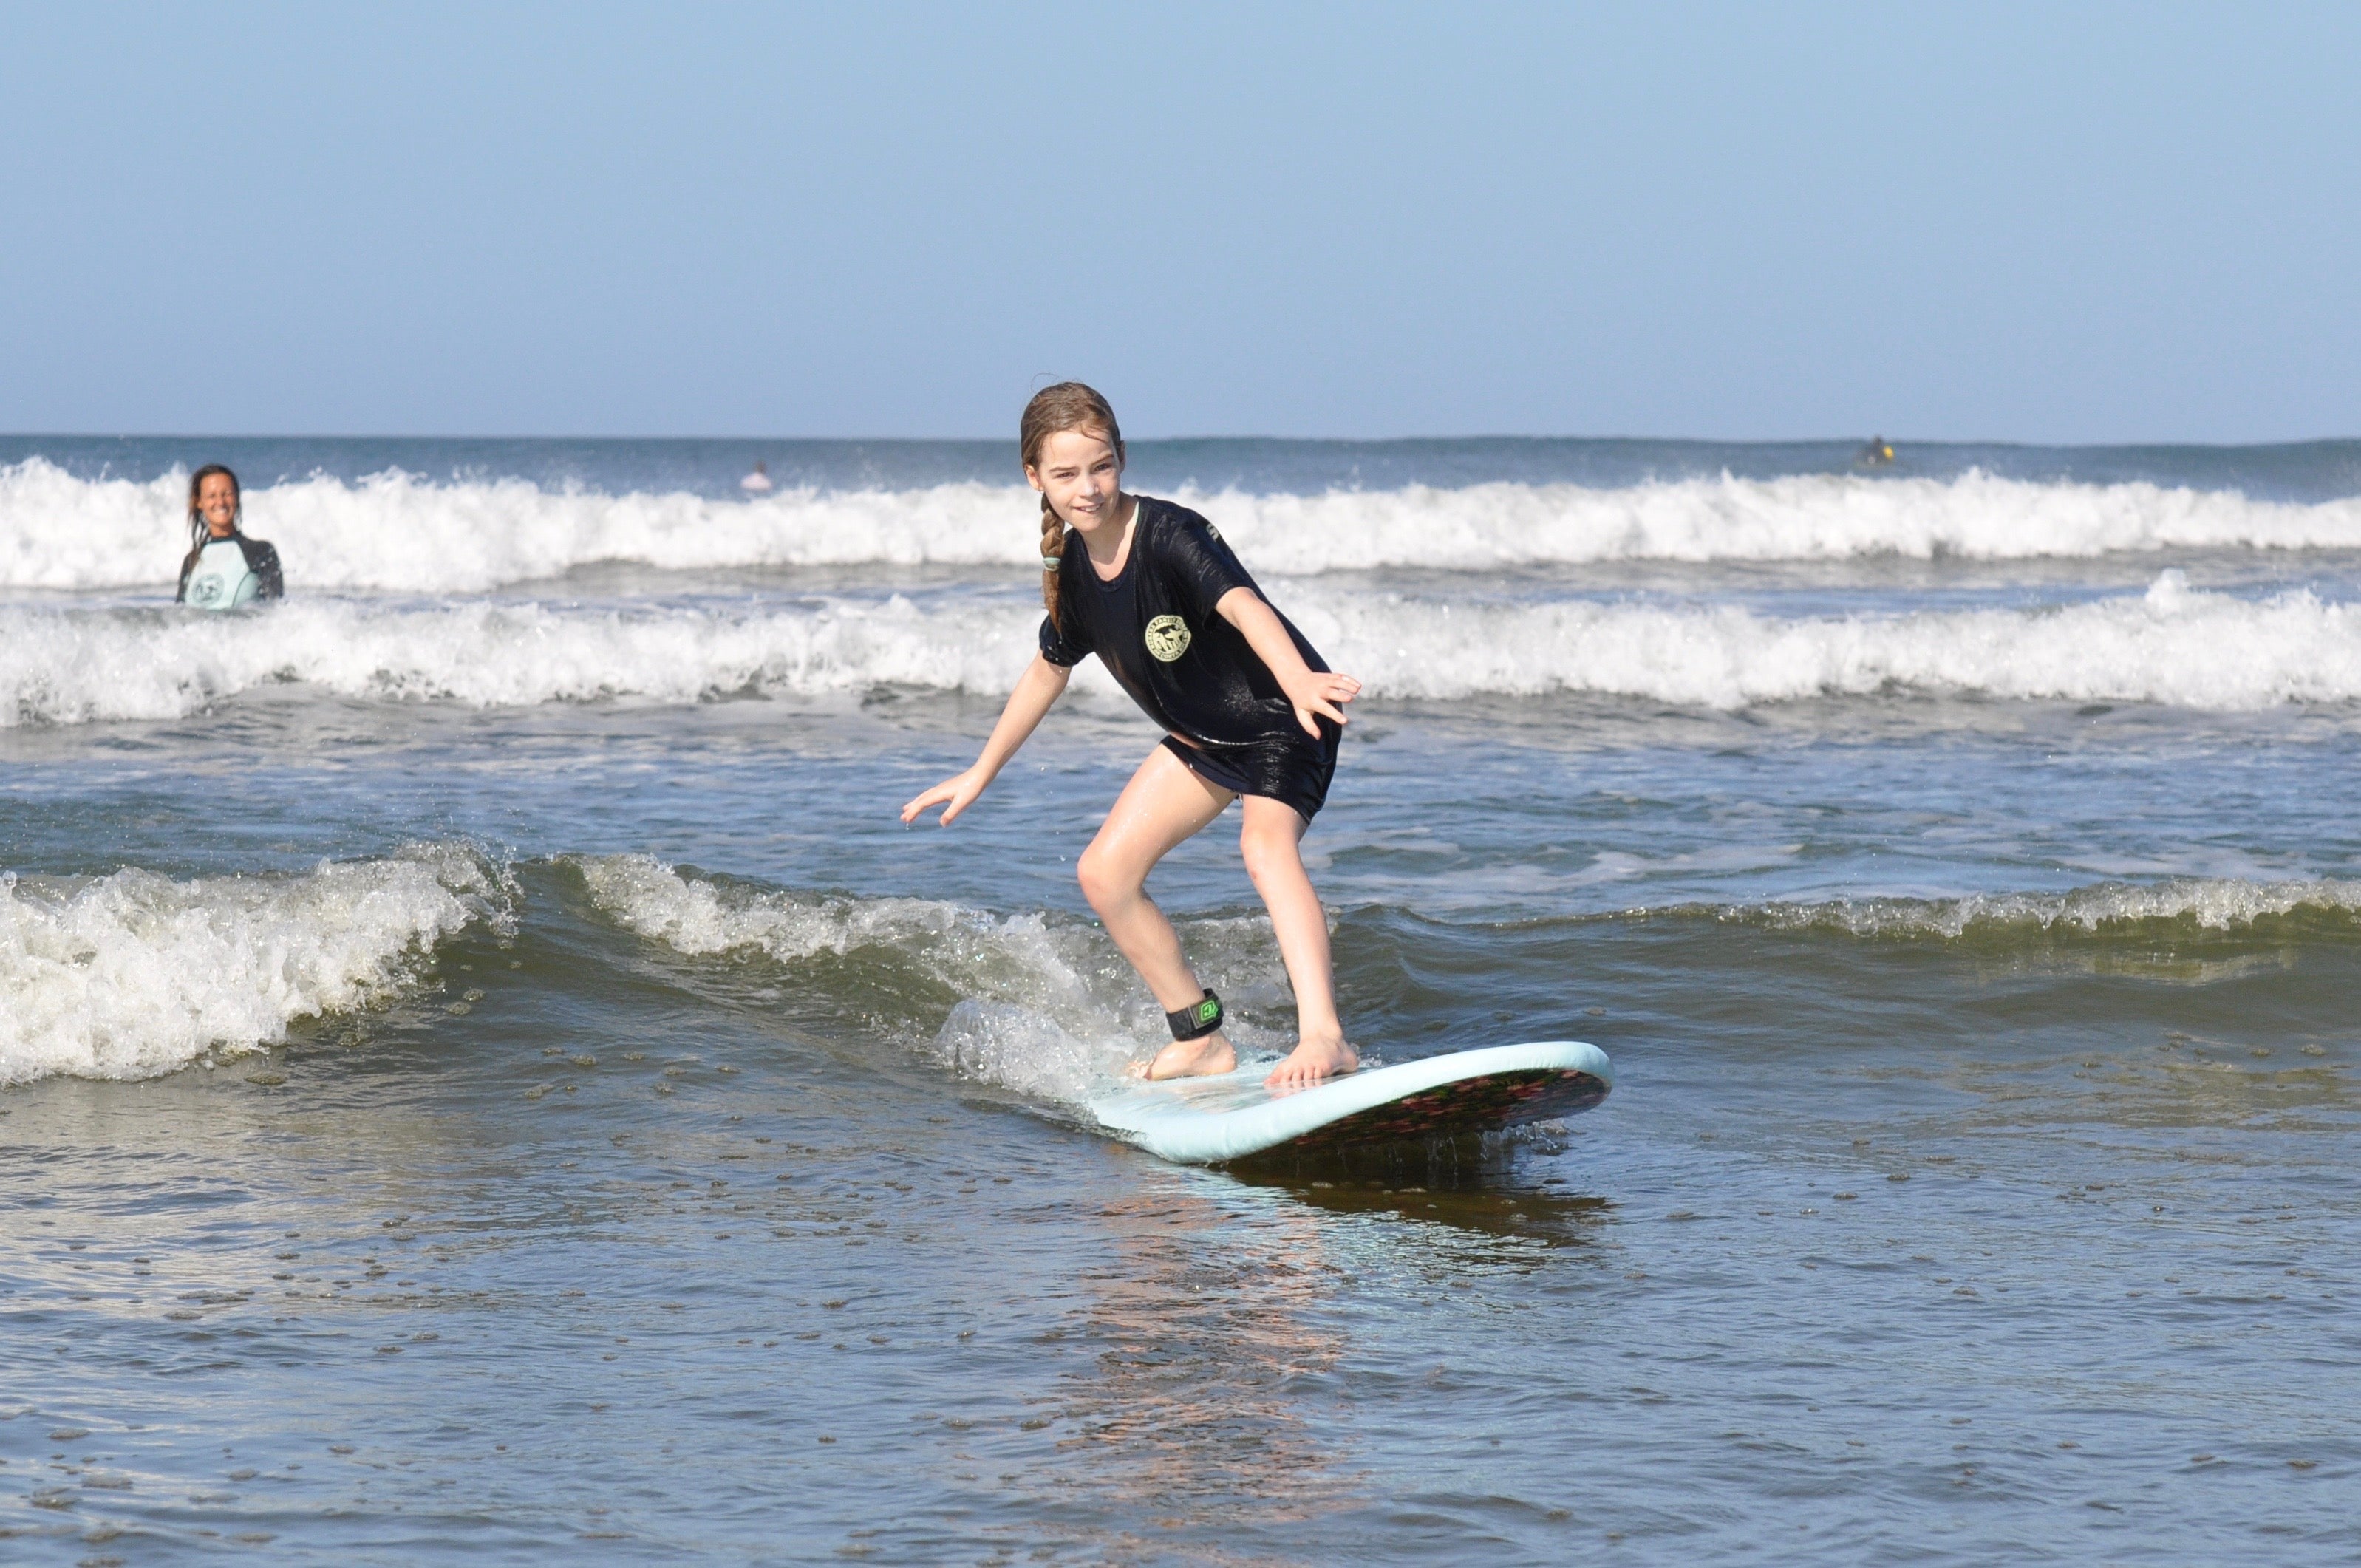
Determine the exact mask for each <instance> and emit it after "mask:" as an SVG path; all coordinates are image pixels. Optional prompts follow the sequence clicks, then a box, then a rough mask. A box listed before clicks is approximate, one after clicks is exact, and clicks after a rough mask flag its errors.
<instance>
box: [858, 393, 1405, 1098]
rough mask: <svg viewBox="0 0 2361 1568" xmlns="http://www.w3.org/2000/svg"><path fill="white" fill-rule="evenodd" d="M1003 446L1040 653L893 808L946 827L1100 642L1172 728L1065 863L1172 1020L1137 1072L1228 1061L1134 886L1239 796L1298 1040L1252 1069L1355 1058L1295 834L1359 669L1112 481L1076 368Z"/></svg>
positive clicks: (1354, 1062)
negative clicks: (1029, 534)
mask: <svg viewBox="0 0 2361 1568" xmlns="http://www.w3.org/2000/svg"><path fill="white" fill-rule="evenodd" d="M1018 444H1019V450H1020V453H1021V455H1022V457H1023V460H1024V464H1025V477H1026V479H1027V482H1029V483H1030V484H1031V485H1032V487H1033V488H1035V489H1036V490H1038V491H1039V492H1040V493H1041V568H1042V579H1041V600H1042V603H1043V605H1044V606H1045V608H1046V609H1048V611H1049V614H1048V615H1047V616H1046V617H1045V618H1044V619H1043V620H1042V622H1041V651H1040V652H1039V653H1038V654H1037V655H1036V656H1035V657H1034V660H1033V663H1031V664H1030V665H1028V666H1027V669H1026V671H1025V674H1023V675H1022V676H1021V677H1019V678H1018V680H1017V683H1016V691H1015V692H1013V693H1011V694H1010V696H1009V698H1008V706H1007V707H1005V709H1004V710H1002V713H1001V715H1000V722H999V723H998V724H996V725H994V727H993V731H992V738H991V739H990V740H986V741H985V742H984V745H983V754H982V755H981V756H979V757H978V758H977V759H976V761H975V765H974V766H973V767H971V768H969V769H968V770H967V771H966V772H965V773H959V774H956V775H954V776H953V777H950V778H948V779H945V780H944V781H943V782H942V783H940V784H937V785H935V787H934V788H932V789H930V790H928V791H927V792H926V793H925V794H923V795H919V796H918V797H917V799H916V800H913V801H911V802H910V804H909V805H907V806H904V807H903V808H902V820H903V821H904V822H910V821H913V820H915V819H916V818H917V816H918V814H919V813H920V812H922V811H925V810H926V809H927V808H928V807H929V806H942V807H943V815H942V820H943V822H945V823H946V824H948V823H950V822H951V821H953V820H954V819H956V818H957V817H958V816H959V815H960V813H961V812H962V811H965V810H966V809H967V808H968V807H969V806H972V805H973V804H974V802H975V798H976V796H978V795H982V794H983V791H984V787H985V786H986V785H988V784H991V783H992V781H993V779H994V777H995V776H996V775H997V774H998V773H999V772H1000V770H1001V769H1002V768H1004V767H1005V766H1006V765H1007V763H1008V759H1009V758H1010V757H1012V756H1014V755H1016V749H1017V748H1018V747H1020V746H1022V745H1024V744H1025V740H1026V738H1027V736H1029V735H1031V734H1032V733H1033V729H1034V727H1035V726H1036V725H1038V724H1039V723H1040V722H1041V718H1042V716H1043V715H1045V714H1047V713H1048V712H1049V705H1050V704H1052V703H1054V702H1056V701H1057V700H1058V696H1059V694H1060V693H1061V692H1063V691H1064V690H1065V689H1066V681H1067V678H1068V676H1069V674H1071V671H1072V669H1073V666H1074V665H1076V664H1078V663H1081V662H1082V660H1083V659H1084V658H1086V657H1088V656H1089V655H1090V654H1093V653H1096V654H1097V655H1098V656H1099V662H1100V663H1103V664H1104V665H1105V666H1106V669H1107V672H1108V673H1109V674H1112V675H1114V676H1115V680H1116V682H1117V684H1119V685H1121V686H1122V687H1123V689H1124V690H1125V691H1126V692H1128V693H1130V694H1131V696H1132V698H1133V700H1134V701H1136V702H1137V703H1138V704H1139V706H1140V707H1143V708H1145V709H1146V710H1147V712H1148V717H1149V718H1152V719H1154V720H1155V721H1156V722H1157V724H1158V725H1159V726H1160V727H1161V728H1162V729H1164V730H1165V732H1166V735H1167V737H1168V739H1167V740H1165V741H1164V743H1163V744H1162V745H1160V746H1159V747H1157V749H1156V750H1155V751H1150V752H1149V753H1148V760H1147V761H1146V762H1142V763H1141V764H1140V765H1139V771H1138V772H1137V773H1134V774H1132V776H1131V782H1130V783H1129V784H1126V785H1125V786H1124V791H1123V794H1122V795H1121V796H1120V797H1118V798H1117V799H1116V801H1115V807H1114V809H1113V810H1111V811H1109V812H1108V813H1107V817H1106V821H1105V822H1104V824H1103V825H1102V826H1101V827H1100V828H1099V831H1098V837H1097V838H1095V839H1092V840H1091V846H1090V848H1089V849H1087V850H1083V851H1082V862H1081V864H1080V865H1079V866H1078V867H1077V868H1076V869H1077V871H1078V872H1079V873H1080V875H1081V879H1082V893H1083V895H1084V896H1085V897H1087V898H1088V899H1089V900H1090V901H1091V907H1092V908H1093V909H1094V910H1096V911H1097V912H1098V916H1099V918H1100V919H1101V920H1102V921H1103V922H1104V923H1105V926H1106V929H1107V935H1108V936H1110V937H1112V938H1115V946H1116V947H1117V948H1121V949H1122V951H1123V956H1124V957H1125V958H1126V959H1130V960H1131V967H1132V968H1134V969H1136V970H1138V971H1139V978H1140V979H1141V980H1143V981H1147V982H1148V990H1150V991H1151V992H1155V994H1156V1002H1157V1005H1158V1006H1159V1007H1162V1008H1163V1009H1164V1010H1165V1013H1166V1016H1167V1020H1168V1021H1169V1022H1170V1025H1171V1026H1172V1044H1170V1045H1169V1046H1167V1047H1164V1049H1163V1050H1162V1051H1161V1052H1159V1054H1158V1055H1157V1057H1156V1058H1155V1059H1154V1060H1152V1061H1150V1062H1148V1063H1147V1064H1146V1066H1145V1067H1144V1068H1142V1069H1140V1070H1141V1071H1142V1072H1144V1074H1145V1075H1146V1076H1147V1077H1149V1078H1180V1077H1185V1076H1190V1075H1193V1074H1200V1073H1218V1072H1227V1071H1229V1070H1230V1069H1232V1068H1234V1067H1235V1066H1236V1063H1237V1058H1236V1055H1235V1052H1234V1051H1233V1050H1232V1049H1231V1047H1230V1042H1229V1041H1228V1039H1227V1038H1225V1037H1224V1035H1223V1034H1222V1003H1221V999H1220V998H1219V997H1217V996H1215V995H1214V994H1213V992H1212V991H1210V990H1208V989H1206V988H1205V987H1204V986H1202V985H1201V984H1199V983H1198V980H1197V975H1196V972H1195V971H1194V970H1191V968H1190V967H1189V960H1188V959H1187V958H1186V957H1184V956H1183V955H1182V953H1181V951H1180V938H1179V937H1178V936H1177V935H1176V934H1175V933H1174V932H1173V929H1172V926H1171V923H1170V921H1168V920H1166V919H1165V918H1164V915H1163V912H1162V911H1160V910H1159V909H1158V908H1157V907H1156V905H1155V903H1154V902H1153V901H1152V900H1151V899H1149V898H1148V894H1147V886H1146V884H1147V881H1148V872H1150V871H1152V870H1154V869H1155V866H1156V863H1157V862H1158V861H1160V860H1162V859H1163V858H1164V857H1165V856H1166V855H1167V854H1169V853H1170V851H1171V850H1173V849H1174V848H1176V847H1177V846H1179V845H1180V843H1181V842H1182V841H1183V840H1185V839H1188V838H1190V837H1191V835H1193V834H1194V833H1196V832H1197V831H1198V830H1199V829H1200V828H1203V827H1205V826H1206V825H1207V824H1208V823H1210V822H1212V821H1213V818H1214V817H1219V816H1220V815H1221V814H1222V813H1223V811H1224V810H1225V809H1226V808H1227V807H1228V806H1229V804H1230V802H1231V801H1233V800H1242V801H1243V802H1244V808H1243V813H1242V815H1243V817H1244V821H1243V822H1242V823H1241V824H1240V827H1239V833H1238V847H1239V849H1240V850H1242V851H1243V852H1244V854H1245V857H1246V874H1247V875H1249V876H1251V877H1252V878H1253V879H1254V884H1255V889H1256V891H1257V892H1258V893H1260V894H1262V899H1263V903H1264V904H1266V905H1268V906H1269V909H1270V921H1271V926H1272V928H1273V929H1274V930H1275V931H1276V932H1277V933H1278V936H1279V956H1280V957H1281V958H1282V959H1285V961H1286V964H1287V978H1288V980H1289V981H1290V983H1291V984H1292V985H1293V987H1294V989H1295V1010H1296V1027H1297V1031H1298V1036H1299V1039H1298V1043H1297V1045H1296V1047H1295V1049H1294V1051H1293V1053H1292V1054H1291V1055H1290V1056H1289V1057H1288V1058H1287V1059H1286V1060H1285V1061H1283V1062H1281V1063H1279V1066H1278V1067H1277V1068H1276V1069H1273V1070H1272V1072H1271V1074H1270V1076H1269V1077H1268V1079H1267V1080H1265V1081H1267V1082H1268V1084H1269V1085H1270V1087H1272V1088H1273V1089H1300V1088H1302V1087H1304V1086H1305V1085H1308V1084H1312V1083H1316V1082H1318V1081H1319V1080H1322V1079H1323V1078H1327V1077H1330V1076H1332V1075H1333V1074H1335V1073H1340V1072H1349V1071H1351V1070H1352V1069H1354V1068H1355V1067H1356V1066H1358V1065H1359V1059H1360V1058H1358V1057H1357V1056H1356V1055H1355V1053H1354V1050H1353V1047H1351V1046H1349V1045H1347V1044H1345V1031H1344V1026H1343V1025H1342V1024H1340V1023H1339V1022H1338V1020H1337V1016H1336V999H1335V988H1334V981H1333V979H1332V977H1331V974H1330V969H1329V960H1328V919H1327V916H1326V914H1325V913H1324V912H1323V910H1322V909H1321V907H1320V896H1319V894H1316V893H1314V892H1313V891H1312V879H1311V878H1310V877H1309V876H1307V875H1305V874H1304V870H1303V858H1302V855H1301V852H1300V845H1301V839H1302V838H1303V834H1304V830H1305V829H1306V828H1310V827H1311V826H1312V814H1313V813H1315V812H1317V811H1318V810H1319V809H1320V806H1321V803H1322V802H1323V801H1324V800H1325V799H1326V798H1327V795H1328V780H1329V776H1330V775H1331V774H1332V773H1334V771H1335V767H1336V742H1337V740H1338V738H1339V736H1340V735H1341V734H1342V733H1343V728H1344V724H1345V704H1346V703H1348V702H1350V701H1352V700H1353V697H1354V696H1355V695H1356V694H1357V693H1358V692H1359V691H1360V689H1361V683H1360V682H1358V681H1356V680H1355V679H1353V678H1352V677H1351V676H1350V675H1340V674H1334V673H1332V672H1331V671H1330V670H1329V669H1328V666H1327V665H1326V664H1325V663H1323V662H1322V661H1321V658H1320V655H1319V654H1318V653H1317V652H1314V651H1313V649H1312V644H1311V643H1310V642H1308V641H1304V638H1303V634H1302V633H1301V632H1300V631H1298V630H1296V629H1295V628H1294V627H1293V626H1292V625H1290V624H1289V622H1288V620H1287V619H1286V618H1285V617H1283V616H1281V615H1280V614H1279V612H1278V611H1277V610H1275V609H1271V607H1270V606H1269V605H1268V603H1266V602H1265V601H1264V599H1263V597H1262V594H1261V591H1260V590H1259V589H1257V587H1255V581H1254V579H1253V578H1252V577H1250V576H1247V575H1246V568H1245V567H1244V566H1241V565H1238V558H1237V557H1236V556H1235V555H1234V554H1231V553H1230V547H1229V546H1228V545H1226V544H1224V543H1222V536H1221V535H1220V534H1219V533H1217V532H1214V531H1213V525H1212V524H1210V523H1208V522H1207V521H1205V520H1204V519H1203V518H1202V517H1200V516H1198V515H1197V514H1196V513H1195V512H1193V511H1191V510H1188V509H1186V508H1184V507H1179V506H1175V505H1173V504H1172V503H1171V502H1170V501H1161V500H1157V499H1154V498H1152V497H1148V496H1133V495H1127V494H1126V493H1125V492H1124V490H1123V488H1122V478H1123V467H1124V448H1123V432H1122V430H1121V429H1120V428H1119V427H1118V426H1117V425H1116V424H1115V411H1114V410H1113V409H1112V408H1110V407H1109V406H1108V405H1107V401H1106V400H1105V399H1104V398H1102V397H1101V396H1099V394H1098V393H1096V392H1094V391H1093V390H1092V389H1090V388H1088V387H1085V386H1083V385H1082V383H1081V382H1079V381H1065V382H1060V384H1059V385H1057V386H1054V387H1049V388H1046V389H1043V390H1042V391H1041V392H1039V393H1038V394H1037V395H1036V396H1035V397H1034V399H1033V400H1032V402H1030V403H1029V404H1027V406H1026V409H1025V418H1024V422H1023V423H1022V425H1021V426H1020V427H1019V432H1018Z"/></svg>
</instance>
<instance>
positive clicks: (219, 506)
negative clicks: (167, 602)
mask: <svg viewBox="0 0 2361 1568" xmlns="http://www.w3.org/2000/svg"><path fill="white" fill-rule="evenodd" d="M240 501H241V496H240V492H239V490H238V488H237V476H236V475H235V474H233V473H231V472H230V471H229V470H228V469H227V468H225V467H223V466H221V465H220V464H218V463H208V464H206V465H205V466H203V467H202V468H200V469H198V470H197V471H196V472H195V473H193V474H192V475H190V476H189V554H188V558H187V559H186V560H184V561H182V562H181V589H180V592H178V593H176V594H174V595H173V596H172V597H173V598H174V599H176V600H178V601H179V602H180V603H181V604H190V605H194V606H196V607H197V608H198V609H236V608H237V607H238V606H239V605H242V604H247V603H250V602H252V601H253V600H255V599H275V598H280V596H281V595H283V594H284V593H285V592H286V591H287V587H286V585H285V583H283V582H282V581H281V580H280V576H279V552H278V551H276V550H273V549H272V548H271V547H270V545H269V542H268V541H265V540H260V539H248V538H247V536H246V535H245V534H243V533H241V532H238V527H237V523H238V516H239V513H240V511H241V510H243V508H242V507H241V505H240Z"/></svg>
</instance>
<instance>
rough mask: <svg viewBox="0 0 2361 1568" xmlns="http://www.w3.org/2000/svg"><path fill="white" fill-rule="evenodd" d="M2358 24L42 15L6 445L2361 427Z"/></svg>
mask: <svg viewBox="0 0 2361 1568" xmlns="http://www.w3.org/2000/svg"><path fill="white" fill-rule="evenodd" d="M2355 60H2361V6H2353V5H2342V6H2334V7H2331V6H2303V5H2275V6H2271V7H2258V6H2251V5H2248V6H2231V5H2211V6H2208V5H2040V6H2033V5H2027V6H2009V5H1892V4H1885V5H1817V6H1809V7H1800V6H1799V7H1773V6H1768V5H1763V6H1739V5H1713V6H1686V5H1631V6H1622V5H1614V6H1581V5H1549V6H1522V5H1447V6H1446V5H1432V6H1397V5H1358V4H1356V5H1235V6H1233V5H1171V6H1153V7H1141V6H1126V5H1076V6H1047V5H1044V6H1027V5H1010V6H1003V5H991V6H985V5H972V6H951V5H861V6H829V7H815V8H803V7H797V6H785V5H759V6H729V5H651V6H629V5H588V4H581V5H549V6H518V5H450V6H438V5H402V6H383V7H361V6H349V5H335V6H331V5H288V6H253V5H225V6H197V5H170V6H148V7H142V6H62V5H39V6H34V5H14V4H8V3H6V0H0V193H5V197H6V200H7V210H8V213H9V214H10V216H9V220H8V221H9V224H10V227H11V233H10V236H9V237H8V240H7V241H6V243H5V245H0V429H8V430H14V431H20V432H91V433H160V432H192V433H194V432H202V433H421V434H426V433H433V434H537V433H548V434H656V435H661V434H769V435H869V436H952V435H957V436H977V435H982V436H999V435H1005V434H1006V433H1008V432H1009V431H1010V430H1012V429H1013V428H1014V425H1015V422H1016V411H1017V409H1018V407H1019V406H1020V405H1021V404H1022V402H1023V400H1024V399H1025V397H1026V396H1027V393H1028V392H1029V390H1030V389H1032V388H1033V387H1034V386H1036V385H1038V384H1039V382H1040V381H1041V380H1042V379H1043V378H1054V377H1062V376H1078V377H1082V378H1087V379H1090V380H1092V381H1093V382H1096V383H1098V384H1099V385H1100V386H1102V387H1103V388H1104V389H1105V390H1106V391H1108V392H1109V393H1110V394H1111V395H1112V396H1113V397H1114V398H1115V400H1116V404H1117V407H1118V408H1119V409H1120V410H1121V411H1123V414H1124V419H1125V423H1126V427H1127V429H1129V430H1130V431H1132V432H1133V433H1137V434H1141V435H1181V434H1238V433H1257V434H1285V435H1341V436H1386V435H1403V434H1462V433H1547V434H1574V435H1613V434H1636V435H1696V436H1716V437H1795V436H1820V435H1829V436H1850V435H1857V434H1866V433H1869V432H1870V431H1872V429H1874V430H1879V431H1883V432H1884V433H1887V434H1890V435H1900V436H1904V437H1918V438H1927V439H1933V438H1960V439H1971V438H1997V439H2017V440H2028V441H2054V442H2080V441H2143V440H2152V441H2192V440H2193V441H2270V440H2292V439H2302V438H2308V437H2314V436H2324V435H2356V434H2361V379H2356V367H2361V175H2356V170H2361V106H2356V105H2361V93H2356V91H2355V90H2354V87H2353V84H2352V82H2351V80H2350V72H2351V69H2352V65H2353V62H2354V61H2355Z"/></svg>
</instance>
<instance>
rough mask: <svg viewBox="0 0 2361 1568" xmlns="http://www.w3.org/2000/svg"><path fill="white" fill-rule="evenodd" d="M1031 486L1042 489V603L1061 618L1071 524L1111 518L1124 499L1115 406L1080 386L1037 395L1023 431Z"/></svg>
mask: <svg viewBox="0 0 2361 1568" xmlns="http://www.w3.org/2000/svg"><path fill="white" fill-rule="evenodd" d="M1016 448H1017V455H1018V456H1019V457H1020V458H1022V460H1023V461H1024V464H1025V481H1026V483H1027V484H1029V485H1031V486H1032V487H1033V488H1035V489H1037V490H1038V491H1040V492H1041V603H1042V606H1043V608H1045V609H1048V610H1049V619H1050V620H1053V621H1054V620H1057V618H1058V562H1059V559H1060V556H1062V555H1063V554H1064V553H1065V540H1066V527H1067V525H1068V524H1069V523H1071V522H1073V521H1075V519H1076V518H1078V517H1079V518H1081V519H1082V520H1083V522H1084V524H1085V525H1087V524H1089V523H1091V522H1094V521H1096V520H1097V519H1098V518H1099V517H1101V516H1102V515H1111V514H1112V513H1113V512H1114V510H1115V506H1116V505H1117V503H1118V502H1119V501H1120V500H1121V499H1122V497H1123V490H1122V480H1123V465H1124V450H1123V427H1122V426H1121V425H1119V424H1117V423H1115V409H1114V407H1113V406H1112V405H1111V404H1109V403H1108V401H1107V400H1105V399H1104V398H1103V397H1101V396H1099V395H1098V393H1097V392H1095V391H1093V389H1090V388H1088V387H1085V386H1084V385H1082V383H1081V382H1080V381H1060V382H1059V383H1058V384H1057V385H1056V386H1054V387H1044V388H1042V389H1040V390H1039V391H1038V392H1036V393H1034V394H1033V400H1032V401H1031V402H1029V403H1027V404H1026V405H1025V417H1024V419H1023V420H1021V421H1019V422H1018V423H1017V426H1016Z"/></svg>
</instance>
